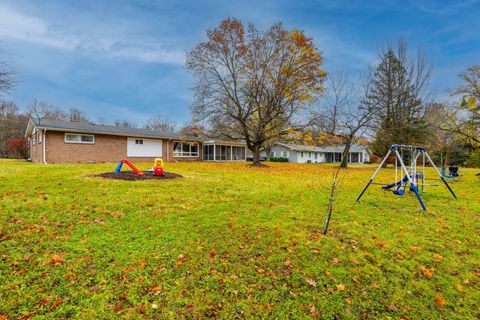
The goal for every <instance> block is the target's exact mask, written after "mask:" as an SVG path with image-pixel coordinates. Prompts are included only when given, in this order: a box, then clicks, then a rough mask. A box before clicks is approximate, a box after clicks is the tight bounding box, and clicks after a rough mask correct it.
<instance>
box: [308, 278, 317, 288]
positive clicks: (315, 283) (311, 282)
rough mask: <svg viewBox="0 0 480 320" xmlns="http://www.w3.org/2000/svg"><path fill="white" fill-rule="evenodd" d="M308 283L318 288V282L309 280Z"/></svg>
mask: <svg viewBox="0 0 480 320" xmlns="http://www.w3.org/2000/svg"><path fill="white" fill-rule="evenodd" d="M307 283H308V284H309V285H311V286H312V287H316V286H317V281H315V280H313V279H307Z"/></svg>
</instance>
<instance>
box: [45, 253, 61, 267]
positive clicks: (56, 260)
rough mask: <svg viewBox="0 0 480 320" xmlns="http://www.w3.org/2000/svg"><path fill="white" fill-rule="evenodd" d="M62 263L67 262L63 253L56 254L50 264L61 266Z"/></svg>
mask: <svg viewBox="0 0 480 320" xmlns="http://www.w3.org/2000/svg"><path fill="white" fill-rule="evenodd" d="M62 263H65V260H64V259H63V254H54V255H53V256H52V258H51V259H50V262H49V264H51V265H54V266H59V265H61V264H62Z"/></svg>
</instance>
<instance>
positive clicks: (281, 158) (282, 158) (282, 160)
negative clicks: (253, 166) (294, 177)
mask: <svg viewBox="0 0 480 320" xmlns="http://www.w3.org/2000/svg"><path fill="white" fill-rule="evenodd" d="M270 161H271V162H288V158H284V157H275V158H270Z"/></svg>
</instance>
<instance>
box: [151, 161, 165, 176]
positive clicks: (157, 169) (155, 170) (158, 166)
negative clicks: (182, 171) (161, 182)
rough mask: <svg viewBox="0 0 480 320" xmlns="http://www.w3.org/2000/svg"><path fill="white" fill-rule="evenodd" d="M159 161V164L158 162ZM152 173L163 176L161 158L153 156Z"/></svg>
mask: <svg viewBox="0 0 480 320" xmlns="http://www.w3.org/2000/svg"><path fill="white" fill-rule="evenodd" d="M159 162H160V164H159ZM153 174H154V175H156V176H163V174H164V170H163V159H162V158H155V164H154V166H153Z"/></svg>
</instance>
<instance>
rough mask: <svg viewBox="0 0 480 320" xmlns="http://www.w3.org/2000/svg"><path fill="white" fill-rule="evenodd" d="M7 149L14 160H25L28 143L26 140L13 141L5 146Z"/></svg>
mask: <svg viewBox="0 0 480 320" xmlns="http://www.w3.org/2000/svg"><path fill="white" fill-rule="evenodd" d="M7 149H8V151H10V153H11V155H13V156H14V157H16V158H22V159H27V158H28V153H29V146H28V141H27V140H26V139H13V140H10V141H9V142H8V144H7Z"/></svg>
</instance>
